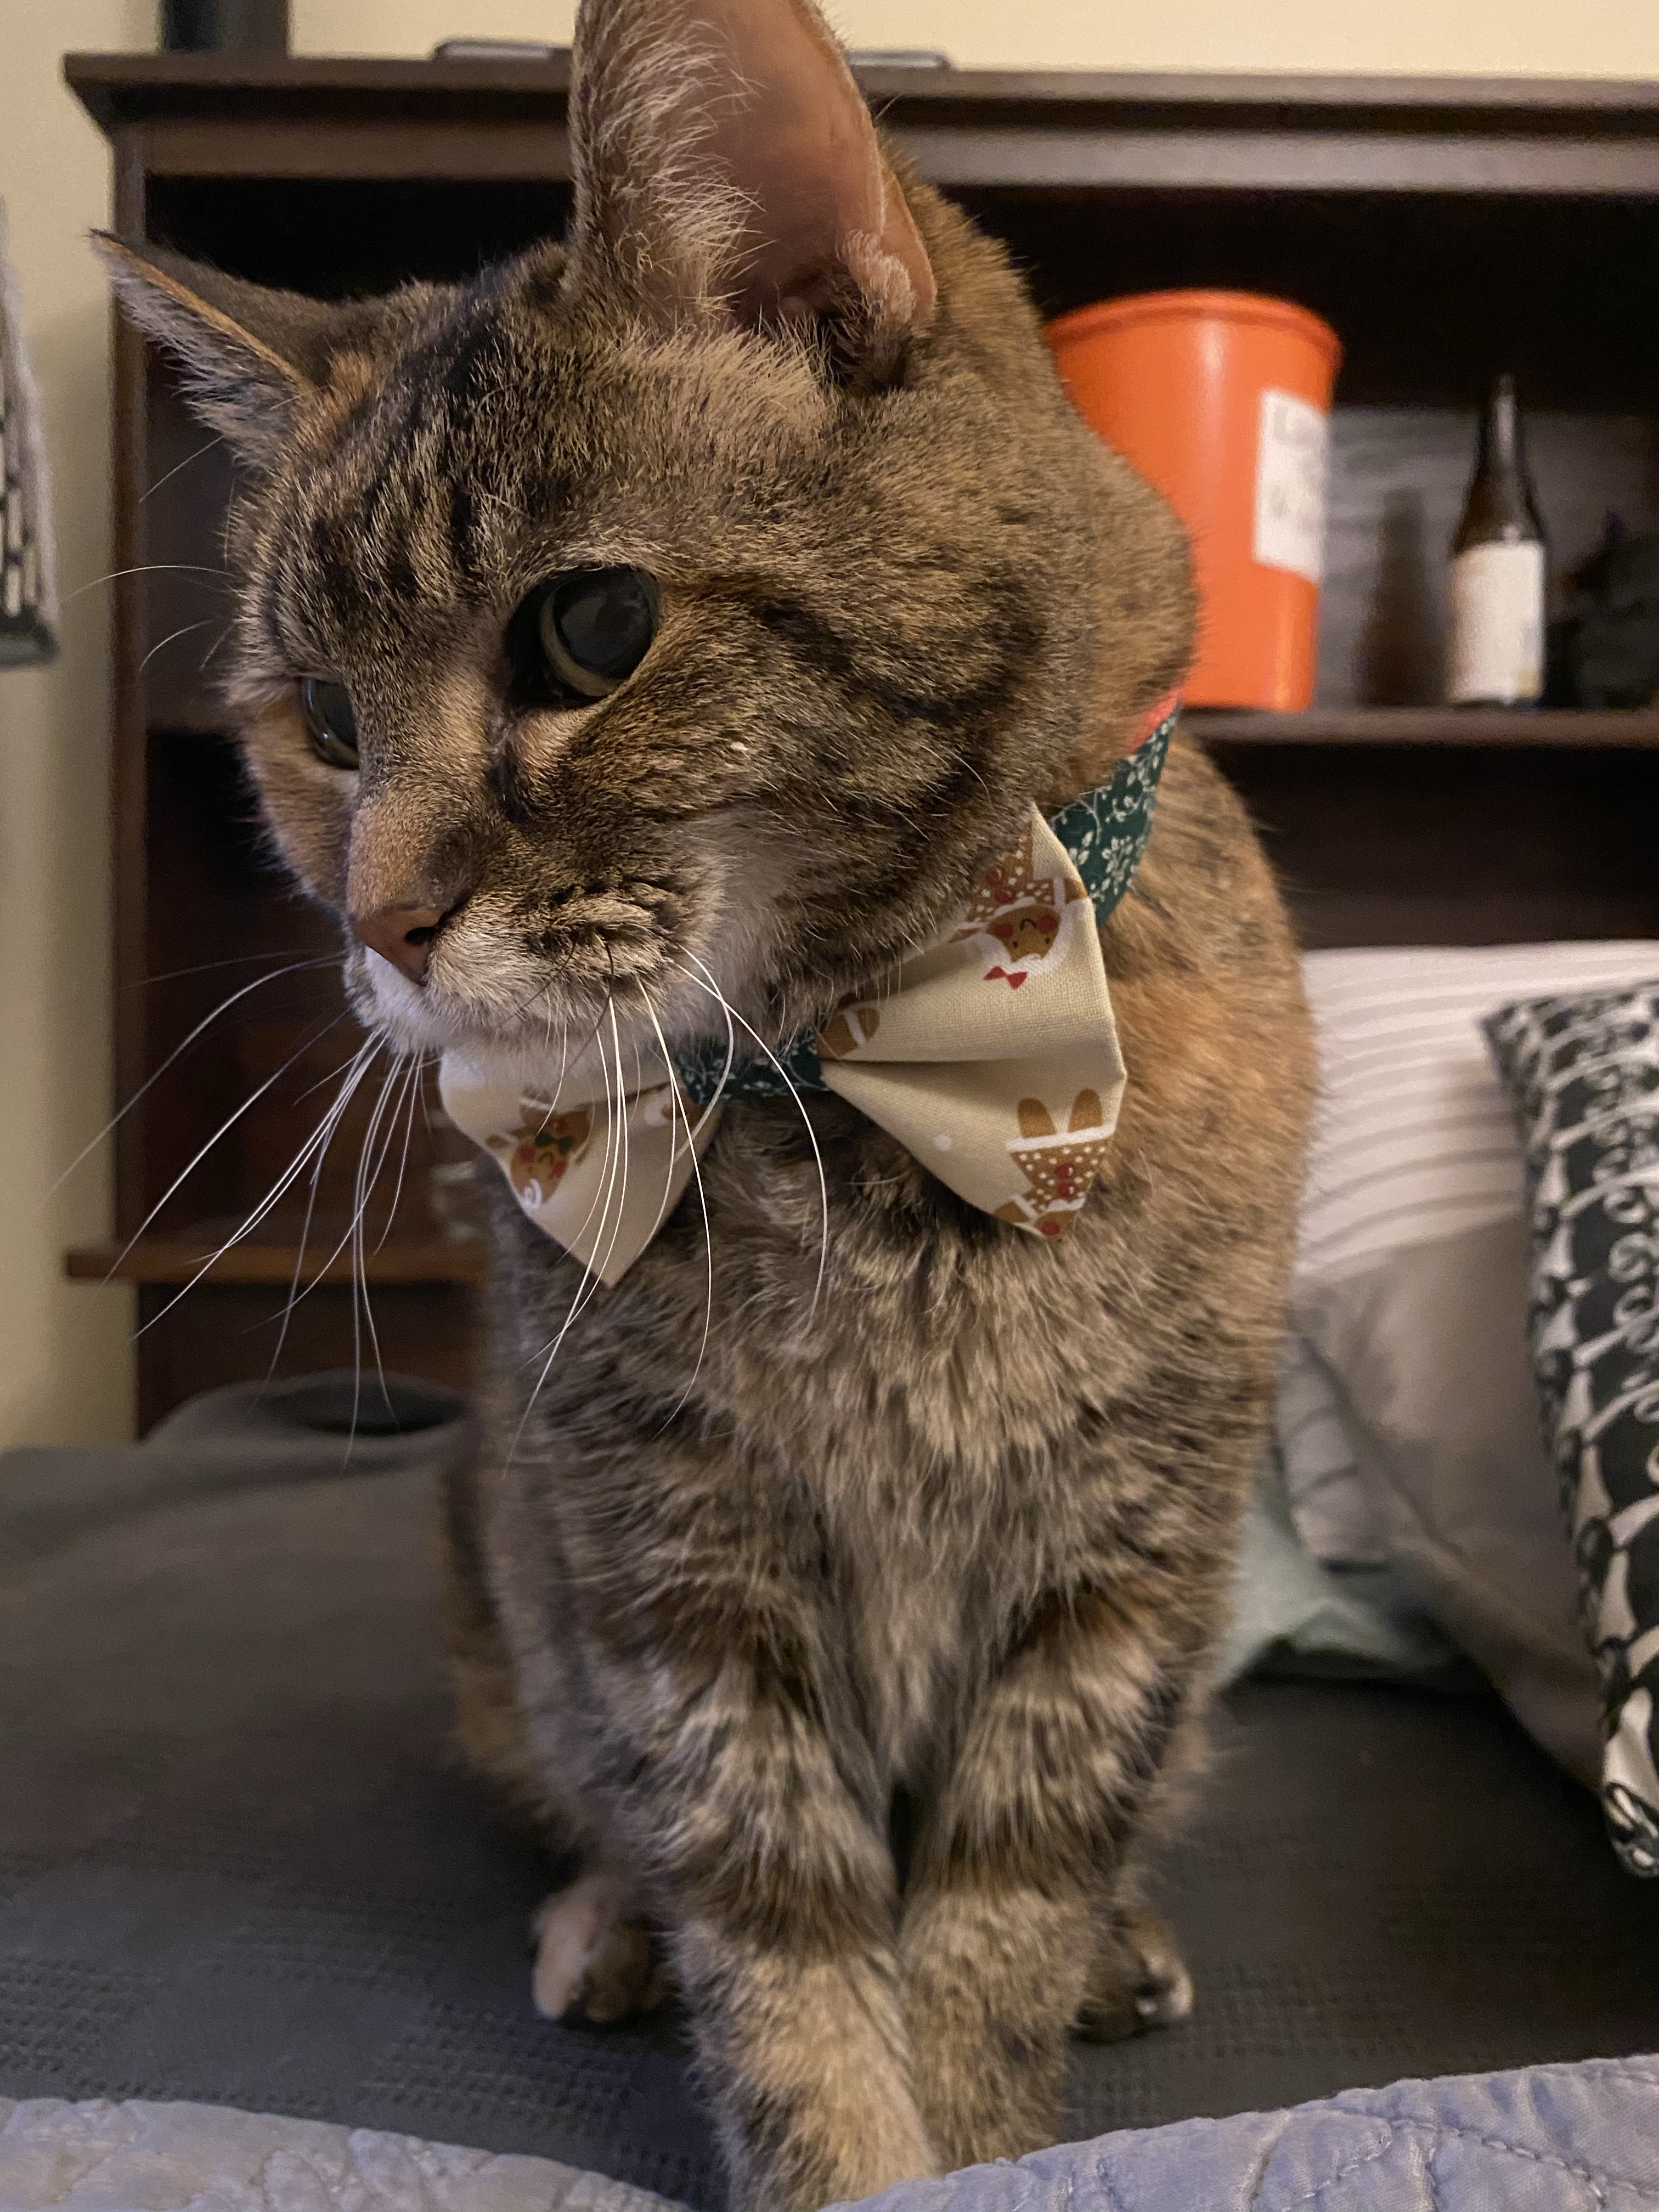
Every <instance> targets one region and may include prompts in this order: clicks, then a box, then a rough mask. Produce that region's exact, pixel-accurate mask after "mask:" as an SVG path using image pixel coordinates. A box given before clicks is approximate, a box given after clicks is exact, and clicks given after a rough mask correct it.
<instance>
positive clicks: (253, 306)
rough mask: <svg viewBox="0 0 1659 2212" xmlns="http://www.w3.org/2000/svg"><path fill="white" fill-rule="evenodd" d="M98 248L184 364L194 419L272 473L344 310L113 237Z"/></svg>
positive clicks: (97, 236)
mask: <svg viewBox="0 0 1659 2212" xmlns="http://www.w3.org/2000/svg"><path fill="white" fill-rule="evenodd" d="M92 243H93V247H94V251H95V252H96V253H97V255H98V257H99V258H100V261H102V263H103V264H104V266H105V268H106V270H108V271H109V276H110V282H111V284H112V287H113V289H114V291H115V295H116V296H117V298H118V300H119V301H120V302H121V305H122V307H124V308H125V311H126V313H127V314H128V316H129V317H130V318H131V320H132V321H133V322H135V323H136V324H137V325H138V327H139V329H140V330H141V331H143V332H144V334H145V335H146V337H152V338H154V339H155V342H156V343H157V344H158V345H163V346H165V347H166V348H167V350H168V351H169V352H170V353H173V354H174V355H176V356H178V358H179V361H180V362H182V364H183V366H184V369H185V378H186V380H187V384H188V388H189V396H190V401H191V406H192V407H193V408H194V410H195V411H196V412H197V415H199V416H201V418H202V420H203V421H204V422H206V423H207V424H208V425H209V426H210V428H212V429H215V430H217V431H218V432H219V433H220V435H222V437H223V438H224V440H225V441H226V443H227V444H228V446H229V447H230V448H231V450H232V451H233V453H235V454H236V455H237V457H238V458H239V459H241V460H243V461H245V462H248V463H250V464H252V465H253V466H254V467H256V468H260V467H268V466H269V465H270V464H271V463H273V462H274V461H275V460H276V459H277V457H278V455H279V454H280V453H282V452H283V450H284V449H285V448H286V447H288V445H289V442H290V441H291V439H292V437H293V434H294V427H295V422H297V420H298V418H299V416H300V414H301V411H302V410H303V409H304V408H305V406H306V405H307V403H308V401H310V400H311V399H313V398H315V396H316V393H317V390H318V383H319V380H320V378H321V376H322V375H323V374H324V372H325V368H326V364H327V361H328V358H329V355H330V354H331V351H332V349H333V347H334V343H335V342H336V336H337V322H338V319H339V317H340V313H341V311H340V310H339V309H338V308H337V307H331V306H330V305H329V304H328V302H327V301H323V300H308V299H306V298H304V297H303V296H302V295H301V294H299V293H297V292H275V291H270V290H267V289H266V288H265V287H264V286H263V285H260V284H250V283H246V281H245V280H244V279H243V278H241V277H240V276H226V275H225V273H224V272H223V271H222V270H218V269H210V268H208V267H207V266H206V265H205V264H203V263H200V262H194V261H187V260H185V258H184V256H183V255H182V254H176V253H169V252H167V251H166V250H165V249H164V248H162V247H159V246H129V245H127V244H125V242H124V241H123V240H120V239H118V238H112V237H111V236H110V234H108V233H107V232H106V231H94V233H93V234H92Z"/></svg>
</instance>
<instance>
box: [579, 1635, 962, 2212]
mask: <svg viewBox="0 0 1659 2212" xmlns="http://www.w3.org/2000/svg"><path fill="white" fill-rule="evenodd" d="M798 1628H799V1618H797V1619H796V1620H791V1621H787V1622H786V1621H782V1620H778V1619H772V1620H768V1621H766V1622H764V1623H757V1622H752V1621H751V1622H750V1623H748V1624H745V1625H743V1626H735V1625H730V1624H728V1625H726V1626H725V1627H724V1628H723V1632H722V1641H723V1643H724V1644H725V1646H726V1656H725V1658H724V1660H723V1661H722V1662H721V1663H720V1664H719V1666H718V1668H716V1670H715V1671H714V1674H713V1675H712V1678H708V1677H706V1678H705V1679H703V1680H701V1681H698V1680H696V1679H695V1677H694V1675H693V1674H691V1673H690V1670H688V1671H687V1672H686V1673H684V1674H680V1677H679V1680H678V1682H677V1683H676V1684H675V1686H674V1687H673V1690H672V1691H671V1693H670V1694H668V1695H667V1696H665V1694H664V1692H665V1685H666V1683H667V1680H668V1677H669V1674H670V1673H671V1671H675V1672H678V1670H674V1669H671V1662H669V1661H668V1658H667V1655H666V1654H664V1653H662V1652H659V1654H658V1655H657V1657H656V1662H655V1664H654V1665H653V1668H652V1670H651V1675H652V1689H651V1699H652V1703H653V1706H655V1708H656V1710H657V1712H658V1715H659V1724H658V1725H656V1726H653V1728H651V1729H650V1730H649V1731H648V1732H645V1731H638V1730H636V1729H629V1736H630V1737H631V1742H630V1743H629V1755H630V1768H629V1772H628V1776H627V1780H626V1783H625V1784H624V1786H623V1790H621V1791H619V1792H618V1795H619V1796H623V1795H625V1800H626V1814H625V1818H626V1820H627V1822H628V1826H629V1830H630V1832H631V1834H632V1836H633V1838H635V1849H636V1850H637V1851H638V1853H639V1857H640V1860H641V1863H643V1864H644V1865H646V1866H647V1867H648V1869H650V1877H651V1889H652V1894H653V1902H654V1904H655V1906H656V1909H657V1911H658V1913H659V1916H660V1917H661V1920H662V1923H663V1925H664V1934H665V1939H666V1942H667V1948H668V1950H669V1954H670V1957H671V1961H672V1966H673V1970H674V1974H675V1978H676V1979H677V1981H678V1984H679V1985H680V1987H681V1989H682V1990H684V1994H685V1996H686V1998H687V2000H688V2002H689V2003H690V2008H691V2011H692V2016H693V2021H694V2025H695V2031H696V2044H697V2051H698V2057H699V2062H700V2069H701V2071H702V2075H703V2078H704V2081H705V2082H706V2083H707V2085H708V2089H709V2092H710V2094H711V2097H712V2100H713V2103H714V2109H715V2114H716V2118H717V2121H718V2124H719V2128H720V2136H721V2138H722V2142H723V2144H724V2147H725V2149H726V2156H727V2160H728V2162H729V2165H730V2168H731V2173H732V2205H733V2207H734V2212H817V2207H818V2206H820V2205H823V2204H826V2203H832V2202H836V2201H839V2200H846V2199H854V2198H858V2197H866V2196H870V2195H872V2194H873V2193H874V2192H875V2191H878V2190H881V2189H884V2188H886V2187H887V2186H888V2185H890V2183H893V2182H896V2181H899V2180H902V2179H908V2178H910V2177H913V2176H915V2175H920V2174H927V2173H933V2172H938V2170H939V2161H938V2159H937V2157H936V2155H935V2154H934V2149H933V2143H932V2142H931V2141H930V2139H929V2137H928V2134H927V2129H926V2127H925V2126H924V2125H923V2124H922V2121H921V2117H920V2115H919V2113H918V2112H917V2109H916V2104H915V2097H914V2094H913V2092H912V2088H911V2083H910V2054H909V2044H908V2036H907V2033H906V2030H905V2024H904V2020H903V2015H902V2005H901V2002H900V1996H899V1986H898V1970H897V1960H896V1955H895V1951H894V1936H895V1930H896V1921H897V1898H896V1884H895V1878H894V1873H893V1866H892V1860H891V1857H890V1852H889V1850H888V1848H887V1838H886V1834H885V1831H884V1826H882V1825H881V1824H880V1823H879V1822H878V1820H875V1819H874V1818H872V1813H871V1809H870V1807H869V1806H868V1805H866V1803H865V1802H861V1798H862V1797H867V1796H871V1795H872V1792H871V1791H870V1790H868V1789H864V1790H861V1791H860V1787H859V1786H857V1784H858V1778H857V1777H856V1776H854V1778H853V1779H851V1780H849V1777H848V1769H849V1767H854V1768H855V1767H856V1765H857V1760H858V1756H859V1754H858V1753H857V1752H856V1751H855V1750H854V1749H853V1748H852V1747H850V1745H849V1744H842V1745H841V1746H840V1747H839V1755H838V1747H837V1745H836V1744H835V1743H832V1741H830V1737H829V1734H828V1733H827V1731H826V1729H825V1726H824V1723H823V1708H824V1705H825V1704H826V1703H827V1702H829V1700H827V1699H825V1697H824V1694H823V1685H822V1684H821V1683H819V1682H815V1681H814V1680H812V1679H811V1673H810V1670H809V1671H805V1672H803V1671H802V1670H801V1668H799V1663H798V1662H799V1652H800V1638H799V1634H798V1633H797V1631H798ZM624 1702H627V1701H624ZM865 1779H866V1780H867V1778H865Z"/></svg>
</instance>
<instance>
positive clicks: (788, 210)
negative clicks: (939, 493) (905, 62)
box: [567, 0, 937, 380]
mask: <svg viewBox="0 0 1659 2212" xmlns="http://www.w3.org/2000/svg"><path fill="white" fill-rule="evenodd" d="M570 142H571V143H570V152H571V170H572V176H573V179H574V204H573V206H572V210H571V222H570V228H569V232H568V237H567V244H568V248H569V253H570V268H571V279H572V283H573V286H574V289H575V290H576V291H577V292H578V293H579V294H580V291H581V290H583V289H586V288H589V287H591V288H592V289H593V290H594V291H595V292H596V293H597V294H598V295H599V298H600V299H601V300H602V301H603V302H604V304H605V307H607V308H609V309H611V310H612V311H613V312H614V311H615V310H617V309H618V308H619V309H620V310H621V311H622V312H623V313H631V314H633V315H635V316H637V317H639V318H640V319H642V320H644V321H646V322H647V324H656V325H673V324H675V323H677V322H680V321H683V320H684V319H689V318H696V317H699V316H716V317H718V316H724V317H726V319H730V320H732V321H735V322H737V323H738V325H742V326H744V327H748V328H751V329H762V330H764V329H767V328H769V327H770V328H779V327H787V326H794V327H796V328H805V327H808V326H815V327H816V328H817V330H818V331H819V332H820V334H821V335H822V336H823V337H824V339H825V340H826V342H827V349H828V351H829V354H830V355H831V356H833V357H836V359H837V360H838V361H839V362H840V364H841V365H842V367H848V366H851V365H853V364H854V363H856V365H857V366H858V367H859V368H860V370H861V372H862V373H863V374H866V375H870V376H873V377H875V378H876V379H877V380H882V379H884V377H885V376H887V375H889V374H891V373H893V371H894V370H895V369H896V367H897V365H898V363H899V362H900V361H901V360H902V355H903V352H904V349H906V347H908V344H909V343H910V342H911V341H912V340H914V339H915V338H918V337H921V336H923V335H924V334H925V333H926V332H927V330H928V329H929V327H930V326H931V325H932V323H933V317H934V313H935V309H936V306H937V289H936V286H935V283H934V277H933V267H932V264H931V263H930V262H929V259H928V256H927V248H926V246H925V245H924V244H923V242H922V239H921V233H920V231H919V230H918V228H917V227H916V222H915V217H914V216H913V215H912V214H911V212H910V209H909V206H908V203H907V201H906V199H905V196H904V192H903V191H902V187H901V185H900V184H899V182H898V179H897V178H896V176H895V175H894V173H893V170H892V168H891V166H890V163H889V162H888V161H887V159H886V156H885V155H884V153H883V151H882V147H881V142H880V140H879V138H878V136H877V134H876V131H875V127H874V125H872V122H871V120H870V112H869V110H868V108H867V107H866V106H865V103H864V99H863V96H862V94H860V91H859V88H858V86H857V84H856V83H855V82H854V77H853V73H852V71H851V70H849V69H848V65H847V62H846V58H845V57H844V56H843V54H842V51H841V49H840V47H839V46H837V45H836V40H835V39H834V37H833V35H832V34H831V33H830V31H829V27H828V25H827V24H826V23H825V22H824V20H823V16H822V15H820V14H819V13H818V11H817V8H816V7H815V6H814V5H813V4H812V0H581V5H580V9H578V12H577V16H576V34H575V46H574V63H573V80H572V87H571V95H570Z"/></svg>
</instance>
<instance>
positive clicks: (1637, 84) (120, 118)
mask: <svg viewBox="0 0 1659 2212" xmlns="http://www.w3.org/2000/svg"><path fill="white" fill-rule="evenodd" d="M855 74H856V75H857V76H858V79H859V82H860V85H861V86H862V87H863V88H864V90H865V92H866V95H867V96H868V97H869V98H870V99H871V100H878V101H880V102H881V103H882V104H883V105H884V106H886V105H889V104H891V103H894V102H898V103H902V104H903V105H905V106H914V107H915V108H916V109H917V110H926V109H927V108H946V109H948V108H951V107H957V108H962V109H972V108H974V107H976V106H997V107H999V108H1002V109H1004V110H1006V109H1007V108H1009V107H1011V106H1018V107H1021V108H1026V109H1038V110H1042V109H1047V110H1049V111H1050V112H1055V111H1066V110H1076V109H1094V110H1096V111H1097V113H1098V112H1101V111H1110V110H1117V111H1120V112H1127V113H1129V114H1133V112H1135V111H1141V112H1145V111H1146V110H1148V109H1153V108H1157V109H1164V110H1169V109H1170V108H1179V109H1190V110H1193V111H1198V112H1202V111H1206V110H1207V111H1210V112H1211V113H1212V114H1215V113H1216V112H1224V113H1225V112H1235V113H1245V114H1248V113H1249V112H1252V111H1254V112H1255V114H1256V115H1257V116H1258V117H1260V118H1261V119H1262V120H1263V121H1267V122H1270V123H1271V124H1273V125H1275V126H1278V127H1283V126H1284V125H1285V124H1286V123H1287V122H1293V121H1294V120H1296V119H1297V115H1298V111H1299V112H1300V115H1301V118H1302V119H1303V120H1304V122H1310V121H1312V120H1313V119H1315V118H1319V119H1320V120H1322V121H1325V120H1328V119H1332V118H1337V117H1341V118H1352V117H1354V116H1356V115H1369V116H1370V118H1372V119H1373V120H1374V121H1376V122H1377V123H1381V124H1383V125H1384V127H1386V126H1387V125H1389V123H1393V124H1395V126H1396V127H1401V126H1404V127H1407V128H1410V127H1412V126H1413V122H1414V121H1415V122H1416V123H1417V124H1418V125H1419V127H1420V125H1421V122H1422V120H1423V119H1424V118H1425V117H1431V118H1435V119H1436V120H1437V121H1443V120H1449V119H1451V118H1456V119H1457V121H1458V122H1460V123H1462V124H1463V125H1469V124H1471V123H1474V122H1477V121H1478V120H1480V119H1486V120H1487V121H1489V122H1492V123H1496V122H1498V121H1500V120H1501V121H1503V122H1505V123H1508V124H1510V125H1512V126H1513V125H1521V126H1522V127H1524V126H1525V125H1526V124H1527V123H1528V122H1532V123H1534V124H1535V123H1537V122H1540V121H1543V120H1545V119H1546V118H1548V119H1559V120H1562V121H1575V120H1576V121H1580V122H1581V123H1589V124H1599V125H1606V124H1607V122H1609V121H1610V120H1613V118H1625V119H1627V120H1629V121H1630V122H1633V123H1636V124H1638V126H1640V125H1651V124H1652V122H1653V121H1654V120H1655V119H1656V117H1659V84H1655V83H1653V82H1650V81H1648V80H1646V79H1644V78H1622V79H1621V78H1582V79H1581V78H1563V77H1498V76H1488V77H1458V76H1444V77H1442V76H1430V77H1413V76H1349V75H1340V74H1339V75H1321V74H1318V73H1315V72H1309V73H1305V74H1304V73H1301V72H1293V73H1275V72H1271V71H1256V70H1192V71H1186V70H973V69H954V68H945V69H905V68H891V67H889V68H882V67H879V66H876V65H873V64H872V65H861V66H860V67H859V68H858V69H857V70H856V72H855ZM64 79H65V81H66V82H68V84H69V85H70V87H71V88H72V89H73V90H74V91H75V92H76V94H77V95H78V96H79V98H80V100H81V101H82V105H83V106H85V107H86V108H87V109H88V112H90V113H91V114H92V115H93V116H94V118H95V119H96V120H97V121H98V122H99V123H100V124H101V125H103V126H104V127H105V128H106V129H108V128H111V127H112V126H115V125H121V124H125V123H133V122H141V121H144V120H148V119H149V118H151V117H154V116H156V115H160V114H175V115H176V114H179V113H182V112H189V111H190V110H191V108H193V107H197V106H200V105H201V104H203V103H204V102H205V101H208V100H211V101H213V102H214V103H215V105H216V107H217V108H218V109H219V110H221V111H222V107H223V105H224V103H225V101H226V99H227V97H229V98H231V99H233V100H234V99H236V98H237V97H238V96H239V95H240V97H241V98H242V99H243V100H249V99H252V100H262V101H263V102H264V104H266V105H267V106H274V105H276V104H277V103H283V104H291V103H292V102H294V101H295V100H296V99H298V98H305V99H309V100H313V101H314V100H317V99H318V98H319V96H321V97H324V98H325V99H326V98H328V97H329V96H332V98H333V99H334V100H337V101H351V102H354V103H355V102H374V103H376V104H378V105H380V106H382V108H383V109H384V108H386V107H388V106H398V107H401V108H402V109H404V111H405V112H407V111H408V110H409V108H410V105H411V103H414V104H418V105H419V106H428V105H429V104H436V103H442V102H453V101H455V100H465V99H467V98H469V97H471V98H472V99H475V100H476V99H477V98H479V97H480V96H488V95H490V94H494V95H495V96H496V97H497V98H498V99H501V98H507V99H512V98H513V97H517V98H519V99H523V98H525V97H526V96H529V97H531V98H537V97H539V98H541V99H544V100H545V99H550V98H551V99H556V100H560V101H562V98H563V95H564V94H565V93H566V91H567V90H568V85H569V57H568V52H565V51H562V50H559V51H556V52H554V53H553V54H551V55H550V56H549V58H547V59H545V60H540V59H537V60H523V59H520V60H513V59H508V58H501V59H500V60H489V61H433V60H429V59H424V60H423V59H421V58H408V57H397V58H394V57H390V56H380V55H338V56H337V55H289V54H258V53H235V54H223V53H216V54H172V53H72V54H68V55H66V56H65V57H64Z"/></svg>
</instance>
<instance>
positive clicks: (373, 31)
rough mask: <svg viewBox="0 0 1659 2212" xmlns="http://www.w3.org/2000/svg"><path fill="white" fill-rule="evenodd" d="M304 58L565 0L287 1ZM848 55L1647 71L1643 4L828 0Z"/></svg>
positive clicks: (1657, 28)
mask: <svg viewBox="0 0 1659 2212" xmlns="http://www.w3.org/2000/svg"><path fill="white" fill-rule="evenodd" d="M290 8H291V10H292V20H293V24H294V45H295V49H296V50H297V51H299V52H306V53H319V54H321V53H331V54H344V53H386V54H419V53H426V52H429V51H430V50H431V48H432V46H433V45H434V44H435V42H436V41H437V40H439V39H441V38H446V37H458V36H466V35H471V36H473V37H477V38H486V37H493V38H520V39H555V40H568V37H569V35H570V24H571V19H572V16H573V15H574V4H573V0H290ZM829 12H830V14H831V15H832V17H833V19H834V21H835V22H836V27H837V28H838V29H839V30H840V31H841V32H842V35H843V36H844V37H845V38H846V39H847V40H848V42H849V43H850V44H852V45H854V46H927V47H933V48H937V49H939V50H940V51H941V52H945V53H947V54H949V55H950V56H951V59H952V60H953V61H955V62H957V63H959V64H962V65H963V67H972V68H977V69H1146V70H1375V71H1383V72H1388V73H1395V72H1398V73H1400V74H1402V75H1408V76H1409V75H1420V74H1425V73H1433V74H1437V75H1443V76H1445V75H1449V76H1457V75H1462V74H1468V75H1471V76H1520V75H1532V76H1659V4H1656V0H1388V4H1386V5H1383V6H1378V5H1375V4H1371V5H1363V4H1360V0H1248V4H1246V0H1155V4H1152V5H1148V4H1147V0H831V5H830V9H829Z"/></svg>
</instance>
